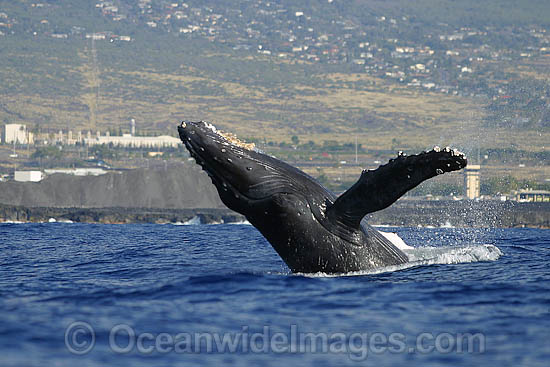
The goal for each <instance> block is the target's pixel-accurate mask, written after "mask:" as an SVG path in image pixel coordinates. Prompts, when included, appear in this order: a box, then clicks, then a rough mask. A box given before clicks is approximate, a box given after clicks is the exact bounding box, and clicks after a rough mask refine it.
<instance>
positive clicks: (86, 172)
mask: <svg viewBox="0 0 550 367" xmlns="http://www.w3.org/2000/svg"><path fill="white" fill-rule="evenodd" d="M44 173H45V174H47V175H53V174H56V173H62V174H65V175H73V176H101V175H104V174H106V173H107V171H106V170H104V169H103V168H74V169H70V168H57V169H45V170H44Z"/></svg>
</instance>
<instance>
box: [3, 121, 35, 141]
mask: <svg viewBox="0 0 550 367" xmlns="http://www.w3.org/2000/svg"><path fill="white" fill-rule="evenodd" d="M2 142H3V143H6V144H12V143H17V144H33V143H34V135H33V133H31V132H30V131H27V126H26V125H21V124H6V125H4V128H3V129H2Z"/></svg>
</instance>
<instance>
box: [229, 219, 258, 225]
mask: <svg viewBox="0 0 550 367" xmlns="http://www.w3.org/2000/svg"><path fill="white" fill-rule="evenodd" d="M227 224H233V225H240V226H251V225H252V224H251V223H250V222H249V221H247V220H246V219H245V220H242V221H240V222H230V223H227Z"/></svg>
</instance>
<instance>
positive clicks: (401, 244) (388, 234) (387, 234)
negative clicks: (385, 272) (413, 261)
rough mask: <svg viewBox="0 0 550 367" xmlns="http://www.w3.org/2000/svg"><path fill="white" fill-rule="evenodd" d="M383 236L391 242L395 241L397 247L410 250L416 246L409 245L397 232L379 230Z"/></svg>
mask: <svg viewBox="0 0 550 367" xmlns="http://www.w3.org/2000/svg"><path fill="white" fill-rule="evenodd" d="M378 232H379V233H380V234H381V235H382V236H384V237H386V239H387V240H388V241H390V242H391V243H393V245H394V246H395V247H397V248H398V249H400V250H410V249H413V248H414V247H412V246H409V245H407V244H406V243H405V241H403V239H402V238H401V237H399V236H398V235H397V233H393V232H382V231H378Z"/></svg>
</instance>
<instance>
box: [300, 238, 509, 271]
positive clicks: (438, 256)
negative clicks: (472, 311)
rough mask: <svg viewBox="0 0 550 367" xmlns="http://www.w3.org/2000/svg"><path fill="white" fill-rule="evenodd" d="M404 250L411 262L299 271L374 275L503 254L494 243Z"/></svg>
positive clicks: (492, 258) (485, 259)
mask: <svg viewBox="0 0 550 367" xmlns="http://www.w3.org/2000/svg"><path fill="white" fill-rule="evenodd" d="M403 252H405V254H407V256H408V257H409V262H406V263H404V264H400V265H392V266H384V267H381V268H378V269H373V270H361V271H352V272H349V273H341V274H326V273H314V274H304V273H297V274H299V275H302V276H306V277H327V278H328V277H341V276H357V275H372V274H381V273H390V272H394V271H399V270H405V269H409V268H413V267H417V266H426V265H439V264H440V265H445V264H461V263H472V262H480V261H496V260H498V259H499V258H500V257H501V256H502V251H500V249H499V248H498V247H496V246H494V245H489V244H485V245H470V246H445V247H431V246H427V247H416V248H411V249H404V250H403Z"/></svg>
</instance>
